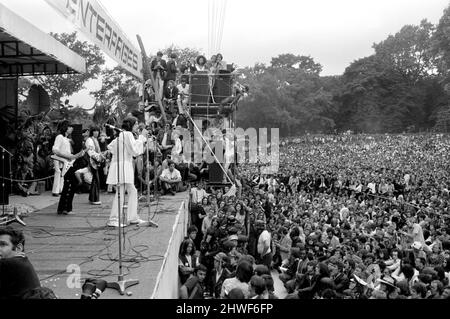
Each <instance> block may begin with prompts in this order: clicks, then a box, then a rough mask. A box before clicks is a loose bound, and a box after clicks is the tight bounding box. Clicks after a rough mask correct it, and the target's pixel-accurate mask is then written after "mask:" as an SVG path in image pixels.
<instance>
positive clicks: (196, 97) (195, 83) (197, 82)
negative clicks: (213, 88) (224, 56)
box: [190, 74, 210, 105]
mask: <svg viewBox="0 0 450 319" xmlns="http://www.w3.org/2000/svg"><path fill="white" fill-rule="evenodd" d="M190 86H191V87H190V88H191V105H192V104H207V103H208V100H209V95H210V92H209V77H208V76H207V75H196V74H194V75H192V76H191V84H190Z"/></svg>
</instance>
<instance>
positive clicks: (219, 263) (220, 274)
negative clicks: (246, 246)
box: [208, 252, 231, 299]
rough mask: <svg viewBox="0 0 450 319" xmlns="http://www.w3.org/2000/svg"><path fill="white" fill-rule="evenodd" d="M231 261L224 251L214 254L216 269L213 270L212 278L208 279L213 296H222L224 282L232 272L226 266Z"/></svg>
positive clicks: (217, 297)
mask: <svg viewBox="0 0 450 319" xmlns="http://www.w3.org/2000/svg"><path fill="white" fill-rule="evenodd" d="M229 262H230V259H229V258H228V256H227V255H226V254H225V253H223V252H219V253H217V254H216V255H215V256H214V269H213V270H212V271H211V274H210V278H209V281H208V290H209V291H210V292H211V293H212V295H213V297H214V298H216V299H219V298H220V292H221V290H222V284H223V282H224V281H225V279H228V278H230V277H231V273H230V272H229V271H228V269H227V268H226V266H227V264H229Z"/></svg>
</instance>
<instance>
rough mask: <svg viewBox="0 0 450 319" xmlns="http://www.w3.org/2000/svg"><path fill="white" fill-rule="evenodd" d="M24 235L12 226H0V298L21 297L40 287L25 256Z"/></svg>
mask: <svg viewBox="0 0 450 319" xmlns="http://www.w3.org/2000/svg"><path fill="white" fill-rule="evenodd" d="M24 247H25V237H24V236H23V233H22V231H20V230H15V229H13V228H12V227H4V228H0V300H1V299H22V298H24V295H25V294H27V293H29V292H30V291H32V290H33V289H37V288H40V287H41V284H40V282H39V278H38V276H37V274H36V271H35V270H34V267H33V265H32V264H31V263H30V261H29V260H28V258H27V257H26V256H25V253H24V249H25V248H24Z"/></svg>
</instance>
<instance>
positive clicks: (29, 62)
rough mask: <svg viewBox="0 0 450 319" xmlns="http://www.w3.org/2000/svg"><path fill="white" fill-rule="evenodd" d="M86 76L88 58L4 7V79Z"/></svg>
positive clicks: (0, 34) (0, 60) (0, 15)
mask: <svg viewBox="0 0 450 319" xmlns="http://www.w3.org/2000/svg"><path fill="white" fill-rule="evenodd" d="M85 72H86V61H85V60H84V58H82V57H81V56H79V55H78V54H76V53H75V52H73V51H72V50H70V49H69V48H68V47H66V46H65V45H63V44H62V43H60V42H59V41H57V40H56V39H54V38H53V37H52V36H50V35H49V34H47V33H45V32H43V31H41V30H39V29H38V28H36V27H35V26H34V25H32V24H31V23H29V22H28V21H26V20H25V19H23V18H21V17H20V16H18V15H17V14H15V13H14V12H12V11H11V10H9V9H8V8H6V7H5V6H4V5H2V4H1V3H0V77H15V76H32V75H51V74H73V73H85Z"/></svg>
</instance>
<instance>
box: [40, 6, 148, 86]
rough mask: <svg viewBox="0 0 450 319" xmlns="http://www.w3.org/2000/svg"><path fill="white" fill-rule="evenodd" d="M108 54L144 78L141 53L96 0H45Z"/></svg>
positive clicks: (132, 72) (122, 65) (135, 74)
mask: <svg viewBox="0 0 450 319" xmlns="http://www.w3.org/2000/svg"><path fill="white" fill-rule="evenodd" d="M45 1H46V2H47V3H48V4H49V5H50V6H52V7H53V8H54V9H56V10H57V11H58V12H59V13H60V14H62V15H63V16H64V17H65V18H66V19H68V20H70V21H71V22H72V23H73V24H75V26H76V27H77V28H78V29H79V30H80V31H81V32H82V33H83V34H84V35H85V36H87V37H88V38H89V39H90V40H91V41H93V42H94V43H95V44H96V45H98V46H99V47H100V48H101V49H102V50H103V51H104V52H105V53H106V54H107V55H109V56H110V57H111V58H112V59H114V60H115V61H116V62H118V63H119V65H120V66H121V67H123V68H124V69H126V70H127V71H128V72H130V73H131V74H133V75H134V76H136V77H137V78H139V79H140V80H143V76H142V73H141V70H142V57H141V54H140V51H139V50H138V49H136V48H135V47H134V46H133V44H132V43H131V41H130V40H129V39H128V38H127V37H126V35H125V34H124V33H123V32H122V30H121V29H120V27H119V26H118V25H117V23H116V22H114V20H113V19H112V18H111V17H110V16H109V15H108V13H106V10H105V9H104V8H103V6H102V5H101V4H100V3H99V2H98V1H97V0H45Z"/></svg>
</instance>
